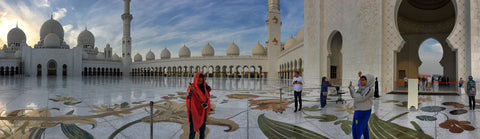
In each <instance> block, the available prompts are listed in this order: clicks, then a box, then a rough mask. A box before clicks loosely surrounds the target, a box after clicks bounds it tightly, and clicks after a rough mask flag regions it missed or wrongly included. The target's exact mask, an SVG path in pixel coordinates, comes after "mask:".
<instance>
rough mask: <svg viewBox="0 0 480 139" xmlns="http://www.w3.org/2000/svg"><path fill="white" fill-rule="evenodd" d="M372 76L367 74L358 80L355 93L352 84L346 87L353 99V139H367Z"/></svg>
mask: <svg viewBox="0 0 480 139" xmlns="http://www.w3.org/2000/svg"><path fill="white" fill-rule="evenodd" d="M373 78H374V77H373V75H371V74H367V75H365V76H362V77H361V78H360V86H359V88H358V90H357V91H355V89H354V88H353V87H352V83H350V85H349V86H348V89H349V90H350V95H351V96H352V98H353V108H354V109H355V112H354V114H353V122H352V137H353V139H360V138H362V135H363V138H365V139H369V138H370V136H369V133H368V121H369V119H370V114H371V113H372V104H373V93H374V90H373V86H374V81H373Z"/></svg>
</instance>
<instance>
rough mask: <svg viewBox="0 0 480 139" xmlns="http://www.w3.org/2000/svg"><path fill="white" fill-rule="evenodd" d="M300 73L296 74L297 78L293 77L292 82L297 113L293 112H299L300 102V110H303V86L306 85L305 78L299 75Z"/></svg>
mask: <svg viewBox="0 0 480 139" xmlns="http://www.w3.org/2000/svg"><path fill="white" fill-rule="evenodd" d="M299 74H300V72H298V71H297V72H295V77H293V80H292V84H293V95H294V97H295V111H293V112H297V105H298V104H297V102H300V109H298V110H299V111H301V110H302V87H303V84H305V83H304V82H303V78H302V76H300V75H299ZM297 98H298V101H297Z"/></svg>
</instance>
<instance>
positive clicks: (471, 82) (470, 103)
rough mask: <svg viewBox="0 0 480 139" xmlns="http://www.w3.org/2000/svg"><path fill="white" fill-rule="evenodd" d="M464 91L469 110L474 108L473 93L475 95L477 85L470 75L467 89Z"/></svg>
mask: <svg viewBox="0 0 480 139" xmlns="http://www.w3.org/2000/svg"><path fill="white" fill-rule="evenodd" d="M465 92H467V95H468V106H469V107H470V110H475V105H476V104H475V95H477V87H476V85H475V80H473V77H472V76H468V82H467V90H466V91H465Z"/></svg>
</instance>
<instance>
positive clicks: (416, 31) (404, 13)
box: [395, 0, 457, 90]
mask: <svg viewBox="0 0 480 139" xmlns="http://www.w3.org/2000/svg"><path fill="white" fill-rule="evenodd" d="M455 20H456V19H455V8H454V3H453V2H452V0H437V1H435V2H432V1H429V2H424V1H422V0H403V1H402V2H401V4H400V7H399V9H398V13H397V26H398V30H399V32H400V35H401V36H402V38H403V40H405V44H404V45H403V46H401V47H400V49H399V50H398V51H397V53H396V58H395V59H396V71H395V72H396V74H395V75H396V85H395V90H402V89H404V77H407V78H417V77H419V71H418V69H419V67H420V65H421V64H422V62H421V60H420V56H419V53H418V51H419V48H420V45H421V44H422V43H423V42H424V40H426V39H429V38H432V39H435V40H437V41H438V43H439V44H440V45H441V47H442V50H443V55H442V59H441V61H440V63H441V65H442V66H443V67H444V68H443V73H444V75H442V76H445V77H447V78H450V79H456V76H457V75H456V74H457V71H456V66H457V64H456V55H457V54H456V51H455V50H453V49H452V48H451V47H449V46H451V45H449V43H448V42H447V37H448V36H449V35H450V33H451V32H452V30H453V27H454V25H455Z"/></svg>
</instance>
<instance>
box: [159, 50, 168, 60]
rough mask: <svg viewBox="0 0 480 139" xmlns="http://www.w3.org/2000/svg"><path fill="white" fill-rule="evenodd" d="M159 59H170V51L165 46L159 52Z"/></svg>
mask: <svg viewBox="0 0 480 139" xmlns="http://www.w3.org/2000/svg"><path fill="white" fill-rule="evenodd" d="M160 58H161V59H170V51H168V49H167V48H163V50H162V53H160Z"/></svg>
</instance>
